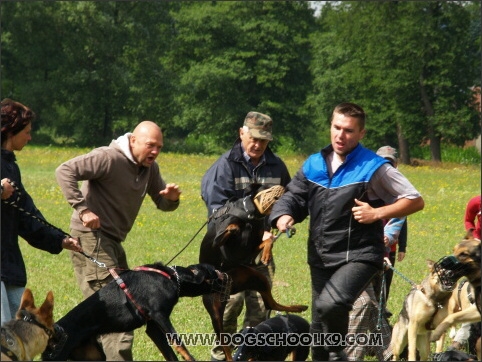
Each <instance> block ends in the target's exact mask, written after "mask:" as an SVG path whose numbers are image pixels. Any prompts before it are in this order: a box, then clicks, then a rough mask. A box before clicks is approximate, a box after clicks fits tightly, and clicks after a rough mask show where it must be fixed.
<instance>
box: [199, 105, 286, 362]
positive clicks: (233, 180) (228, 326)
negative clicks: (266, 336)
mask: <svg viewBox="0 0 482 362" xmlns="http://www.w3.org/2000/svg"><path fill="white" fill-rule="evenodd" d="M272 127H273V121H272V119H271V117H269V116H267V115H266V114H262V113H259V112H249V113H248V114H247V115H246V117H245V119H244V124H243V126H242V127H241V128H240V129H239V137H238V139H237V140H236V141H235V143H234V145H233V147H232V148H231V149H230V150H229V151H227V152H226V153H224V154H223V155H222V156H221V157H220V158H219V159H218V160H217V161H216V162H215V163H214V164H213V165H212V166H211V167H210V168H209V169H208V170H207V172H206V173H205V175H204V176H203V178H202V182H201V196H202V198H203V200H204V202H205V203H206V207H207V209H208V216H211V215H212V214H213V212H214V211H215V210H217V209H218V208H220V207H222V206H224V204H225V203H226V201H228V200H229V199H231V198H236V199H239V198H242V197H243V190H244V189H245V188H246V187H247V186H249V185H250V184H252V183H259V184H262V185H264V186H267V187H272V186H275V185H281V186H286V185H287V184H288V182H289V181H290V174H289V172H288V168H287V167H286V165H285V163H284V162H283V161H282V160H281V159H280V158H279V157H278V156H277V155H275V154H274V153H273V152H272V151H271V149H270V148H269V145H268V144H269V142H270V141H271V140H272V139H273V136H272ZM270 230H271V227H270V226H269V223H268V218H266V228H265V232H264V235H263V240H267V239H268V238H271V239H273V234H272V233H271V232H270ZM253 263H254V264H255V265H257V269H258V270H259V271H260V272H262V273H263V274H264V275H265V276H266V277H267V278H268V280H269V281H270V283H271V282H272V274H273V272H274V262H273V260H272V257H271V259H270V260H261V254H260V255H259V256H258V258H257V259H256V260H255V261H253ZM244 303H246V314H245V318H244V323H243V327H242V328H246V327H248V326H251V327H254V326H256V325H258V324H259V323H261V322H262V321H264V320H265V319H266V316H267V315H266V314H267V311H266V308H265V306H264V302H263V300H262V298H261V295H260V294H259V293H257V292H256V291H252V290H246V291H243V292H240V293H237V294H233V295H231V296H230V298H229V300H228V302H227V304H226V309H225V312H224V315H223V328H224V332H226V333H235V332H237V331H238V329H237V328H238V326H237V319H238V317H239V315H240V314H241V311H242V309H243V305H244ZM211 360H213V361H216V360H225V355H224V351H223V350H222V347H221V346H219V345H216V346H214V348H213V349H212V350H211Z"/></svg>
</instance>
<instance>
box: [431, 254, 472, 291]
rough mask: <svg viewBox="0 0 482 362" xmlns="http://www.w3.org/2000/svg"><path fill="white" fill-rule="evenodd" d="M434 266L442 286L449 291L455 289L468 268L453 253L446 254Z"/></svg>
mask: <svg viewBox="0 0 482 362" xmlns="http://www.w3.org/2000/svg"><path fill="white" fill-rule="evenodd" d="M433 267H434V270H435V272H436V273H437V275H438V278H439V280H440V283H441V284H442V288H443V289H444V290H445V291H447V292H451V291H452V290H454V288H455V284H456V283H457V280H459V279H460V278H461V277H462V276H464V274H465V272H466V269H467V266H466V265H464V264H462V263H461V262H460V261H458V260H457V258H456V257H455V256H453V255H449V256H444V257H443V258H441V259H439V260H438V261H437V262H436V263H435V264H434V266H433Z"/></svg>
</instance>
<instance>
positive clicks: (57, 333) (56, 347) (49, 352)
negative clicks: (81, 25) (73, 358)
mask: <svg viewBox="0 0 482 362" xmlns="http://www.w3.org/2000/svg"><path fill="white" fill-rule="evenodd" d="M67 338H68V335H67V333H66V332H65V331H64V329H63V328H62V327H61V326H59V325H58V324H54V333H53V336H52V338H50V340H49V343H48V345H47V348H46V349H45V352H44V353H43V354H42V357H43V358H46V359H47V360H55V358H56V356H57V354H58V353H59V352H60V351H61V350H62V349H63V348H64V345H65V342H67Z"/></svg>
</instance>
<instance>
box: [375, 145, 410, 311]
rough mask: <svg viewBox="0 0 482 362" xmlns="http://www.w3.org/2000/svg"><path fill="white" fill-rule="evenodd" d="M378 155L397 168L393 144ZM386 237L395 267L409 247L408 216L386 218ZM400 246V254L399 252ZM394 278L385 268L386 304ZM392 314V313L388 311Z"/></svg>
mask: <svg viewBox="0 0 482 362" xmlns="http://www.w3.org/2000/svg"><path fill="white" fill-rule="evenodd" d="M377 155H378V156H380V157H383V158H384V159H386V160H388V162H390V164H391V165H392V166H393V167H395V168H397V167H398V158H397V150H396V149H395V148H393V147H391V146H383V147H380V148H379V149H378V150H377ZM384 223H385V226H384V237H383V240H384V242H385V246H386V247H387V255H385V256H387V257H388V260H389V261H390V265H391V266H392V267H395V262H396V261H399V262H401V261H402V260H403V259H404V258H405V253H406V248H407V236H408V221H407V218H406V217H401V218H393V219H390V220H384ZM397 246H398V254H397ZM392 279H393V269H391V268H387V269H386V270H385V291H384V296H385V301H384V302H385V305H386V303H387V301H388V296H389V294H390V286H391V284H392ZM388 313H389V314H390V315H391V313H390V312H388Z"/></svg>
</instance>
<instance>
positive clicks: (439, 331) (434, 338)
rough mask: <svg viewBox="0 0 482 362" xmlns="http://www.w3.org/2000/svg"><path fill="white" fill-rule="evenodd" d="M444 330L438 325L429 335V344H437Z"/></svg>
mask: <svg viewBox="0 0 482 362" xmlns="http://www.w3.org/2000/svg"><path fill="white" fill-rule="evenodd" d="M445 329H446V328H445V327H443V326H442V325H439V326H438V327H437V328H435V329H434V330H433V331H432V333H431V334H430V342H437V341H438V340H439V339H440V337H442V334H444V332H445Z"/></svg>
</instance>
